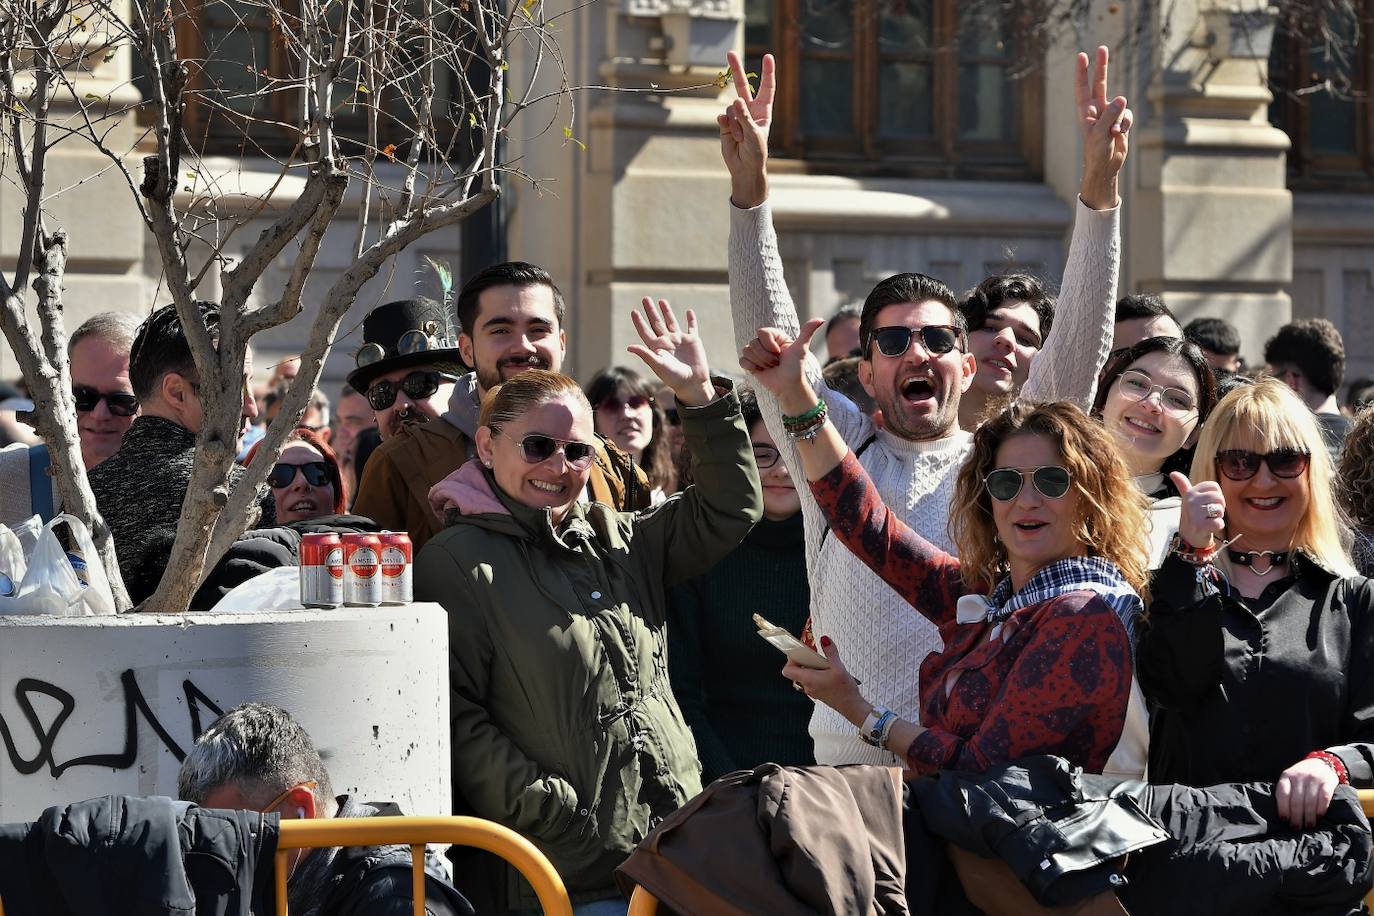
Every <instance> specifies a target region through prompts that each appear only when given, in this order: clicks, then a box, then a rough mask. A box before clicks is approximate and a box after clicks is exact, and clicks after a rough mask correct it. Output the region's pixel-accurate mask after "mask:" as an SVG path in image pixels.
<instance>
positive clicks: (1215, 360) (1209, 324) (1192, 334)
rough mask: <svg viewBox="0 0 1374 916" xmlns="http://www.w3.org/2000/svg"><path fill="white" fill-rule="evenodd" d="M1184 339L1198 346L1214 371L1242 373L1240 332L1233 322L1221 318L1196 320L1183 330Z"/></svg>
mask: <svg viewBox="0 0 1374 916" xmlns="http://www.w3.org/2000/svg"><path fill="white" fill-rule="evenodd" d="M1183 337H1184V339H1185V340H1191V341H1192V342H1193V343H1195V344H1197V345H1198V349H1199V350H1201V351H1202V355H1203V356H1205V357H1206V358H1207V363H1208V364H1209V365H1210V366H1211V367H1212V368H1213V369H1214V370H1217V369H1220V370H1222V371H1225V372H1239V371H1241V362H1240V331H1238V330H1236V326H1235V325H1233V324H1231V322H1229V321H1225V320H1223V319H1221V318H1194V319H1193V320H1192V321H1190V322H1188V325H1187V327H1185V328H1184V329H1183Z"/></svg>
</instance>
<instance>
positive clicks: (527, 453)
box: [497, 433, 596, 471]
mask: <svg viewBox="0 0 1374 916" xmlns="http://www.w3.org/2000/svg"><path fill="white" fill-rule="evenodd" d="M497 435H500V436H505V438H507V439H510V440H511V441H512V442H515V443H516V444H517V445H519V446H520V455H521V457H522V458H524V459H525V460H526V461H527V462H529V463H530V464H540V463H542V462H545V461H548V460H549V459H550V458H552V457H553V455H554V453H555V452H559V451H561V452H562V453H563V460H565V461H567V462H568V464H569V465H571V466H572V467H573V468H576V469H577V470H579V471H585V470H586V469H587V468H588V467H590V466H591V463H592V459H593V458H595V457H596V446H595V445H588V444H587V443H586V442H576V441H573V440H569V439H555V438H554V437H553V436H546V435H544V434H543V433H530V434H529V435H527V436H525V438H523V439H520V440H515V439H511V437H510V436H506V434H505V433H498V434H497Z"/></svg>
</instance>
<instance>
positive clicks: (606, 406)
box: [596, 394, 654, 413]
mask: <svg viewBox="0 0 1374 916" xmlns="http://www.w3.org/2000/svg"><path fill="white" fill-rule="evenodd" d="M653 402H654V399H653V398H648V397H645V396H644V395H642V394H632V395H630V396H629V397H628V398H622V397H620V396H619V395H615V394H611V395H607V396H606V397H604V398H602V399H601V400H600V401H598V402H597V405H596V409H597V410H609V411H611V412H612V413H615V412H617V411H619V410H620V409H621V408H623V407H628V408H630V409H631V410H643V409H644V408H645V407H648V406H649V405H650V404H652V403H653Z"/></svg>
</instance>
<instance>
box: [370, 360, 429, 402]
mask: <svg viewBox="0 0 1374 916" xmlns="http://www.w3.org/2000/svg"><path fill="white" fill-rule="evenodd" d="M444 378H445V376H444V374H443V373H442V372H435V371H434V370H432V369H417V370H415V371H414V372H412V373H410V374H409V375H407V376H406V377H405V378H403V379H401V381H400V384H399V385H398V384H397V383H396V382H393V381H392V380H391V379H382V380H380V381H377V382H373V383H372V387H370V388H368V389H367V404H368V406H369V407H371V408H372V409H373V410H386V409H387V408H388V407H390V406H391V405H392V404H395V403H396V395H397V392H398V390H399V391H404V392H405V395H406V397H408V398H410V399H411V400H412V401H423V400H424V399H425V398H428V397H433V396H434V392H436V391H438V390H439V385H440V383H442V382H443V380H444Z"/></svg>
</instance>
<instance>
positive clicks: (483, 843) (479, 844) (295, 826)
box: [0, 817, 572, 916]
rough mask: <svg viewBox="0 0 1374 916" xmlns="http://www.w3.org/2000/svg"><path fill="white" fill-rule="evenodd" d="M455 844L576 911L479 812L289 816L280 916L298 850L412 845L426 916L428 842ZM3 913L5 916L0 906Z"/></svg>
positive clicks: (528, 855)
mask: <svg viewBox="0 0 1374 916" xmlns="http://www.w3.org/2000/svg"><path fill="white" fill-rule="evenodd" d="M426 843H451V844H453V845H455V846H473V847H476V848H477V849H483V850H486V851H487V852H490V853H495V854H496V855H498V856H500V857H501V858H503V859H505V860H506V861H507V862H509V863H510V864H511V865H514V866H515V867H516V868H517V869H519V871H520V874H522V875H524V876H525V880H526V881H528V882H529V883H530V884H531V885H532V886H533V887H534V892H535V894H537V895H538V897H539V905H540V907H542V908H543V910H544V914H545V916H572V903H571V902H570V901H569V900H568V891H567V889H566V888H565V887H564V886H563V879H562V878H560V877H558V872H556V871H554V868H553V865H552V864H551V863H550V862H549V860H548V859H547V858H545V857H544V854H543V853H542V852H540V851H539V850H538V849H536V848H535V847H534V844H532V843H531V842H530V841H529V840H527V839H525V838H524V837H522V836H521V835H520V834H518V833H516V832H515V831H513V830H510V829H508V828H506V827H502V826H501V825H500V824H496V823H493V822H491V821H485V820H482V819H481V818H477V817H359V818H352V817H342V818H314V819H310V820H283V821H282V822H281V835H280V836H279V837H278V839H277V876H276V880H277V916H287V913H286V875H287V871H288V869H287V864H286V860H287V858H288V856H289V855H290V852H291V850H293V849H318V848H322V847H324V848H327V847H332V846H391V845H401V846H409V847H410V855H411V858H412V859H413V860H414V862H413V864H412V867H411V875H412V880H413V882H414V893H415V916H425V844H426ZM0 916H4V910H3V908H0Z"/></svg>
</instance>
